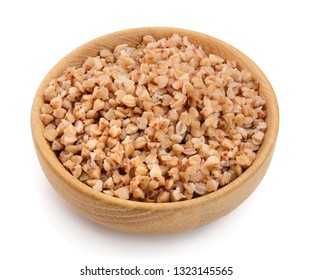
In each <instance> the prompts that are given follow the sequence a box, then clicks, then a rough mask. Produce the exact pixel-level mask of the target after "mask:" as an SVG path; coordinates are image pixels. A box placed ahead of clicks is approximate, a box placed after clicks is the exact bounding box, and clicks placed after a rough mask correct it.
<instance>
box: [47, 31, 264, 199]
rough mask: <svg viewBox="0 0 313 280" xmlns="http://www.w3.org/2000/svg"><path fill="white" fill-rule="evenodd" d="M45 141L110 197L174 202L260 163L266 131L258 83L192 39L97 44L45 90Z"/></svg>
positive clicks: (67, 164)
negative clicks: (100, 46) (90, 54)
mask: <svg viewBox="0 0 313 280" xmlns="http://www.w3.org/2000/svg"><path fill="white" fill-rule="evenodd" d="M44 100H45V104H43V106H42V107H41V120H42V122H43V124H44V126H45V129H44V137H45V138H46V139H47V140H48V141H49V143H50V144H51V148H52V150H53V151H55V152H56V154H57V156H58V157H59V159H60V161H61V163H62V164H63V165H64V167H65V168H66V169H67V170H69V172H71V174H72V175H73V176H74V177H76V178H78V179H79V180H80V181H82V182H84V183H85V184H86V185H88V186H89V187H91V188H93V189H95V190H97V191H100V192H103V193H104V194H106V195H110V196H115V197H118V198H121V199H130V200H136V201H144V202H158V203H161V202H175V201H180V200H187V199H192V198H195V197H198V196H202V195H205V194H208V193H210V192H214V191H216V190H217V189H218V188H221V187H223V186H225V185H226V184H228V183H230V182H231V181H233V180H234V179H236V178H237V177H238V176H240V175H241V174H242V172H244V171H245V170H246V169H247V168H248V167H249V166H251V164H252V163H253V161H254V159H255V157H256V152H257V151H258V149H259V147H260V145H261V144H262V141H263V138H264V133H265V130H266V123H265V121H264V118H265V117H266V111H265V109H264V105H265V100H264V99H263V98H262V97H261V96H260V95H259V93H258V82H257V81H255V80H254V79H253V77H252V75H251V73H249V72H248V71H247V70H245V69H238V68H237V65H236V62H235V61H228V60H225V59H223V58H222V57H219V56H217V55H214V54H205V53H204V52H203V50H202V49H201V47H196V46H194V45H193V44H192V43H191V42H190V41H189V39H188V38H187V37H183V38H182V37H180V36H179V35H177V34H173V35H172V36H171V37H170V38H162V39H160V40H155V38H153V37H152V36H150V35H146V36H144V37H143V40H142V43H141V44H140V45H138V46H136V47H129V46H128V45H126V44H124V45H119V46H117V47H116V48H115V49H114V50H113V51H111V50H107V49H103V50H100V52H99V55H98V56H97V57H89V58H87V59H86V61H85V62H84V63H83V65H82V66H81V67H80V68H75V67H69V68H67V69H66V70H65V71H64V73H63V75H62V76H60V77H58V78H57V79H54V80H52V81H51V82H50V83H49V86H48V87H47V88H46V90H45V91H44Z"/></svg>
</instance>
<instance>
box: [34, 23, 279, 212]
mask: <svg viewBox="0 0 313 280" xmlns="http://www.w3.org/2000/svg"><path fill="white" fill-rule="evenodd" d="M143 31H145V32H150V33H152V34H154V33H155V32H162V31H167V32H170V33H178V34H185V35H187V36H188V37H190V35H191V34H193V35H199V36H204V37H206V39H207V40H208V42H212V41H214V44H215V45H221V46H223V48H226V49H227V50H228V51H231V52H233V53H234V55H235V56H236V57H238V58H239V57H241V58H244V59H245V60H246V61H247V63H249V67H251V68H252V69H253V72H254V73H257V75H258V77H259V79H257V80H259V81H260V80H262V82H263V83H264V85H266V104H267V105H266V106H267V110H269V109H271V115H272V119H273V120H274V121H273V122H271V123H270V125H269V124H268V123H267V124H268V127H267V130H266V133H265V139H264V140H263V143H262V145H261V147H260V150H259V151H258V152H257V156H256V159H255V160H254V162H253V163H252V165H251V166H250V167H249V168H248V169H247V170H245V171H244V172H243V173H242V174H241V175H240V176H239V177H238V178H236V179H235V180H234V181H232V182H231V183H229V184H227V185H225V186H224V187H222V188H220V189H218V190H217V191H215V192H212V193H209V194H206V195H203V196H200V197H197V198H194V199H191V200H184V201H177V202H167V203H151V202H139V201H132V200H124V199H120V198H117V197H111V196H109V195H106V194H104V193H102V192H99V191H96V190H94V189H92V188H90V187H88V186H87V185H86V184H84V183H83V182H81V181H79V180H78V179H77V178H75V177H74V176H73V175H72V174H70V172H69V171H67V170H66V168H65V167H64V166H63V165H62V164H61V162H60V161H59V159H58V158H57V156H56V154H55V153H54V152H53V151H52V149H51V148H50V144H49V143H48V141H47V140H46V139H45V138H44V136H43V124H42V122H41V120H40V107H41V104H42V103H43V97H42V92H43V89H44V87H45V86H46V83H47V81H49V80H51V78H52V77H53V74H55V73H56V71H55V69H56V68H57V67H59V66H60V65H61V64H64V62H65V61H67V60H68V59H69V57H71V58H72V59H73V57H75V55H76V54H77V53H78V52H80V51H81V50H82V49H90V48H91V47H90V46H93V45H97V43H98V42H99V41H104V40H109V38H112V37H127V36H128V37H127V38H129V36H131V34H132V33H134V32H143ZM143 34H145V33H144V32H143ZM146 34H147V33H146ZM278 128H279V109H278V103H277V99H276V96H275V92H274V90H273V88H272V86H271V84H270V82H269V81H268V79H267V77H266V76H265V74H264V73H263V72H262V70H261V69H260V68H259V67H258V66H257V65H256V64H255V63H254V62H253V61H252V60H251V59H250V58H249V57H248V56H246V55H245V54H243V53H242V52H241V51H239V50H238V49H236V48H235V47H233V46H231V45H229V44H228V43H225V42H224V41H222V40H219V39H217V38H215V37H212V36H210V35H206V34H203V33H200V32H196V31H192V30H187V29H181V28H175V27H139V28H131V29H125V30H120V31H116V32H113V33H109V34H106V35H103V36H100V37H97V38H95V39H93V40H91V41H89V42H87V43H85V44H83V45H81V46H79V47H77V48H76V49H74V50H73V51H71V52H70V53H68V54H67V55H66V56H64V57H63V58H62V59H61V60H59V61H58V62H57V63H56V64H55V65H54V66H53V67H52V68H51V69H50V71H49V72H48V73H47V75H46V76H45V78H44V79H43V80H42V82H41V84H40V86H39V88H38V90H37V92H36V95H35V97H34V100H33V105H32V110H31V130H32V137H33V142H34V146H35V149H36V151H37V155H38V156H42V155H44V154H46V155H48V156H47V157H45V159H46V163H47V164H48V168H51V169H52V170H53V172H54V173H56V174H57V175H58V176H60V177H61V178H62V179H63V181H64V182H65V183H66V184H67V185H69V186H70V187H71V188H73V190H75V191H77V192H79V193H81V194H82V195H85V196H88V197H89V198H91V199H93V200H95V201H98V202H103V203H107V204H110V205H114V206H117V207H121V208H128V209H134V208H136V209H138V210H140V209H141V210H148V211H149V210H179V209H180V208H184V207H189V206H195V205H196V204H198V205H199V204H203V203H210V202H213V201H216V200H217V199H219V198H220V197H223V196H225V195H228V194H231V193H232V192H233V191H235V190H236V189H237V188H239V187H240V185H241V184H242V183H243V182H245V181H247V180H248V179H249V178H251V177H253V175H254V174H255V173H256V172H257V170H258V169H259V168H260V167H261V166H262V165H263V164H264V162H265V161H266V159H267V158H268V157H269V156H270V155H271V154H272V151H273V149H274V147H275V143H276V139H277V135H278Z"/></svg>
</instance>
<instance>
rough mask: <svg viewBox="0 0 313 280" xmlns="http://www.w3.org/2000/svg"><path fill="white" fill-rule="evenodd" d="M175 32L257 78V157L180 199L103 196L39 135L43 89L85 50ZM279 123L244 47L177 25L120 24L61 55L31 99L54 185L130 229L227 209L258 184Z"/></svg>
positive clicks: (188, 224)
mask: <svg viewBox="0 0 313 280" xmlns="http://www.w3.org/2000/svg"><path fill="white" fill-rule="evenodd" d="M173 33H178V34H179V35H182V36H185V35H187V36H188V37H189V39H190V41H191V42H192V43H193V44H194V45H196V46H201V47H202V48H203V50H204V51H205V52H206V53H215V54H218V55H220V56H222V57H223V58H227V59H233V60H236V61H237V63H238V67H239V68H241V69H247V70H248V71H250V72H251V73H252V74H253V76H254V77H255V78H256V79H257V80H258V81H259V84H260V95H262V96H263V97H264V98H265V99H266V102H267V105H266V111H267V119H266V122H267V125H268V128H267V131H266V134H265V138H264V142H263V144H262V146H261V148H260V150H259V152H258V153H257V157H256V160H255V161H254V163H253V164H252V166H251V167H250V168H249V169H248V170H246V171H245V172H244V173H243V174H242V175H241V176H240V177H239V178H237V179H236V180H234V181H233V182H232V183H230V184H228V185H227V186H225V187H223V188H221V189H219V190H218V191H216V192H214V193H210V194H208V195H205V196H202V197H199V198H196V199H193V200H189V201H181V202H172V203H164V204H157V203H144V202H134V201H126V200H122V199H119V198H115V197H110V196H106V195H104V194H103V193H100V192H98V191H95V190H93V189H91V188H89V187H87V186H86V185H84V184H83V183H82V182H80V181H79V180H77V179H76V178H74V177H73V176H72V175H71V174H70V173H69V172H68V171H67V170H66V169H65V168H64V167H63V165H62V164H61V163H60V162H59V160H58V159H57V157H56V155H55V154H54V152H53V151H52V150H51V149H50V146H49V144H48V142H47V141H46V140H45V139H44V137H43V129H44V127H43V124H42V123H41V121H40V107H41V105H42V104H43V91H44V89H45V88H46V87H47V85H48V82H49V81H50V80H51V79H52V78H56V77H57V76H59V75H61V74H62V72H63V71H64V69H65V68H67V67H69V66H81V65H82V63H83V61H84V60H85V59H86V58H87V57H88V56H95V55H97V54H98V51H99V50H100V49H101V48H109V49H113V48H114V47H115V46H116V45H119V44H124V43H127V44H129V45H130V46H135V45H137V44H138V43H139V42H140V41H141V39H142V37H143V36H144V35H147V34H150V35H153V36H154V37H156V38H157V39H159V38H162V37H167V36H170V35H172V34H173ZM278 126H279V111H278V104H277V101H276V97H275V93H274V91H273V89H272V87H271V84H270V83H269V81H268V80H267V78H266V77H265V75H264V74H263V72H262V71H261V70H260V69H259V68H258V66H257V65H256V64H255V63H254V62H253V61H251V60H250V59H249V58H248V57H247V56H245V55H244V54H243V53H241V52H240V51H238V50H237V49H235V48H234V47H232V46H230V45H228V44H226V43H224V42H222V41H220V40H218V39H216V38H213V37H210V36H208V35H204V34H201V33H197V32H193V31H188V30H183V29H177V28H164V27H163V28H160V27H147V28H136V29H130V30H123V31H119V32H116V33H112V34H108V35H105V36H102V37H100V38H97V39H95V40H92V41H90V42H88V43H86V44H84V45H82V46H81V47H79V48H77V49H76V50H74V51H72V52H71V53H70V54H68V55H67V56H65V57H64V58H63V59H62V60H61V61H59V62H58V63H57V64H56V65H55V66H54V67H53V68H52V69H51V70H50V71H49V73H48V74H47V76H46V77H45V78H44V80H43V81H42V83H41V84H40V86H39V89H38V91H37V93H36V96H35V98H34V101H33V107H32V112H31V127H32V135H33V141H34V146H35V149H36V152H37V155H38V158H39V161H40V164H41V166H42V169H43V171H44V173H45V175H46V177H47V179H48V180H49V182H50V183H51V185H52V186H53V187H54V188H55V190H56V191H57V192H58V193H59V194H60V195H61V196H62V197H63V198H64V199H65V200H66V201H67V202H68V203H69V204H70V205H71V206H72V207H74V208H75V209H77V210H78V211H79V212H80V213H82V214H83V215H85V216H87V217H88V218H90V219H91V220H93V221H95V222H98V223H100V224H103V225H105V226H107V227H110V228H114V229H117V230H120V231H125V232H131V233H146V234H151V233H152V234H159V233H172V232H180V231H185V230H189V229H192V228H195V227H199V226H203V225H205V224H208V223H210V222H213V221H215V220H216V219H218V218H220V217H222V216H224V215H226V214H227V213H229V212H230V211H232V210H233V209H234V208H235V207H237V206H238V205H239V204H241V203H242V202H243V201H244V200H245V199H246V198H247V197H248V196H249V195H250V194H251V193H252V192H253V191H254V190H255V188H256V187H257V186H258V184H259V183H260V181H261V180H262V178H263V176H264V175H265V173H266V170H267V168H268V166H269V164H270V161H271V158H272V154H273V151H274V147H275V142H276V138H277V133H278Z"/></svg>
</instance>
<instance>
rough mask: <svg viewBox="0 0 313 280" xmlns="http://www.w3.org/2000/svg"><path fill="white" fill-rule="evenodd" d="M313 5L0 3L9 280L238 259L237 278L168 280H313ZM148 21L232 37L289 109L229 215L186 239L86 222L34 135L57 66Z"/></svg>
mask: <svg viewBox="0 0 313 280" xmlns="http://www.w3.org/2000/svg"><path fill="white" fill-rule="evenodd" d="M270 2H271V3H270ZM310 2H311V1H301V0H298V1H259V2H258V1H254V2H252V1H240V0H237V1H196V0H192V1H161V0H158V1H134V0H133V1H122V0H119V1H87V0H85V1H56V0H54V1H37V2H36V1H1V4H0V34H1V37H0V38H1V43H0V50H1V52H0V54H1V60H0V84H1V88H0V89H1V92H0V95H1V97H0V98H1V99H0V108H1V110H0V114H1V116H0V117H1V118H0V121H1V122H0V123H1V137H0V141H1V145H0V148H1V149H0V151H1V152H0V160H1V169H0V170H1V176H0V179H1V181H0V182H1V183H0V185H1V194H0V207H1V208H0V210H1V211H0V215H1V229H0V236H1V238H0V245H1V247H0V256H1V262H0V263H1V265H0V278H1V279H6V280H9V279H47V280H49V279H74V280H76V279H93V278H92V277H86V276H85V277H83V276H80V275H79V271H80V269H81V268H83V267H84V266H86V265H87V266H89V267H90V268H94V267H98V266H105V267H108V268H118V267H120V266H124V267H132V266H133V265H138V266H139V267H141V268H147V267H148V268H166V269H167V268H168V269H173V267H175V266H182V265H188V266H232V267H233V269H234V275H233V276H220V277H212V276H209V277H205V276H202V277H195V276H189V277H177V276H176V277H174V276H170V274H167V275H166V276H163V277H159V278H160V279H173V278H175V279H197V278H199V279H206V278H208V279H236V280H237V279H240V280H246V279H254V280H261V279H262V280H264V279H313V271H312V268H311V266H312V259H313V258H312V251H313V230H312V213H313V203H312V199H313V182H312V179H313V178H312V174H313V172H312V155H313V153H312V143H313V140H312V128H313V126H312V116H313V115H312V114H313V110H312V109H313V107H312V104H313V92H312V80H313V54H312V53H313V43H312V29H311V28H310V26H313V20H312V13H311V11H312V9H311V8H310V5H309V4H310ZM142 26H172V27H180V28H185V29H191V30H196V31H199V32H203V33H206V34H209V35H211V36H214V37H217V38H219V39H221V40H223V41H226V42H228V43H230V44H232V45H233V46H235V47H236V48H238V49H240V50H241V51H242V52H244V53H245V54H246V55H248V56H249V57H250V58H251V59H252V60H254V61H255V62H256V63H257V64H258V65H259V67H260V68H261V69H262V70H263V71H264V73H265V74H266V75H267V77H268V78H269V80H270V81H271V83H272V85H273V87H274V89H275V91H276V94H277V98H278V102H279V106H280V116H281V123H280V132H279V138H278V141H277V145H276V150H275V154H274V157H273V161H272V164H271V166H270V168H269V170H268V172H267V174H266V176H265V178H264V180H263V181H262V183H261V184H260V185H259V187H258V188H257V190H256V191H255V192H254V193H253V194H252V195H251V196H250V197H249V199H248V200H246V201H245V202H244V203H243V204H242V205H241V206H240V207H238V208H237V209H236V210H235V211H233V212H232V213H230V214H229V215H227V216H226V217H224V218H222V219H220V220H218V221H217V222H215V223H213V224H211V225H208V226H205V227H202V228H199V229H196V230H192V231H190V232H185V233H181V234H173V235H163V236H140V235H129V234H124V233H119V232H116V231H113V230H110V229H107V228H104V227H102V226H99V225H97V224H94V223H93V222H90V221H89V220H87V219H85V218H83V217H81V216H80V215H78V214H77V213H76V212H75V211H73V210H72V209H70V208H69V207H68V206H67V204H66V203H65V202H64V201H63V199H61V198H60V197H59V196H58V195H57V194H56V193H55V192H54V190H53V189H52V187H51V186H50V185H49V183H48V182H47V180H46V179H45V177H44V175H43V173H42V171H41V168H40V166H39V163H38V160H37V158H36V155H35V151H34V148H33V144H32V139H31V130H30V110H31V105H32V99H33V97H34V95H35V92H36V89H37V87H38V86H39V83H40V81H41V80H42V79H43V77H44V76H45V74H46V73H47V72H48V71H49V69H50V68H51V67H52V66H53V65H54V64H55V63H56V62H57V61H58V60H59V59H61V58H62V57H63V56H64V55H66V54H67V53H68V52H70V51H71V50H73V49H74V48H76V47H78V46H79V45H81V44H83V43H85V42H87V41H89V40H91V39H93V38H96V37H98V36H101V35H104V34H107V33H110V32H113V31H118V30H121V29H127V28H132V27H142ZM141 278H142V279H145V278H144V277H141ZM154 278H155V279H156V277H151V279H154ZM94 279H133V278H132V277H124V278H123V277H117V276H115V277H112V276H111V277H110V276H105V277H104V276H103V277H96V278H94ZM149 279H150V278H149Z"/></svg>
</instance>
